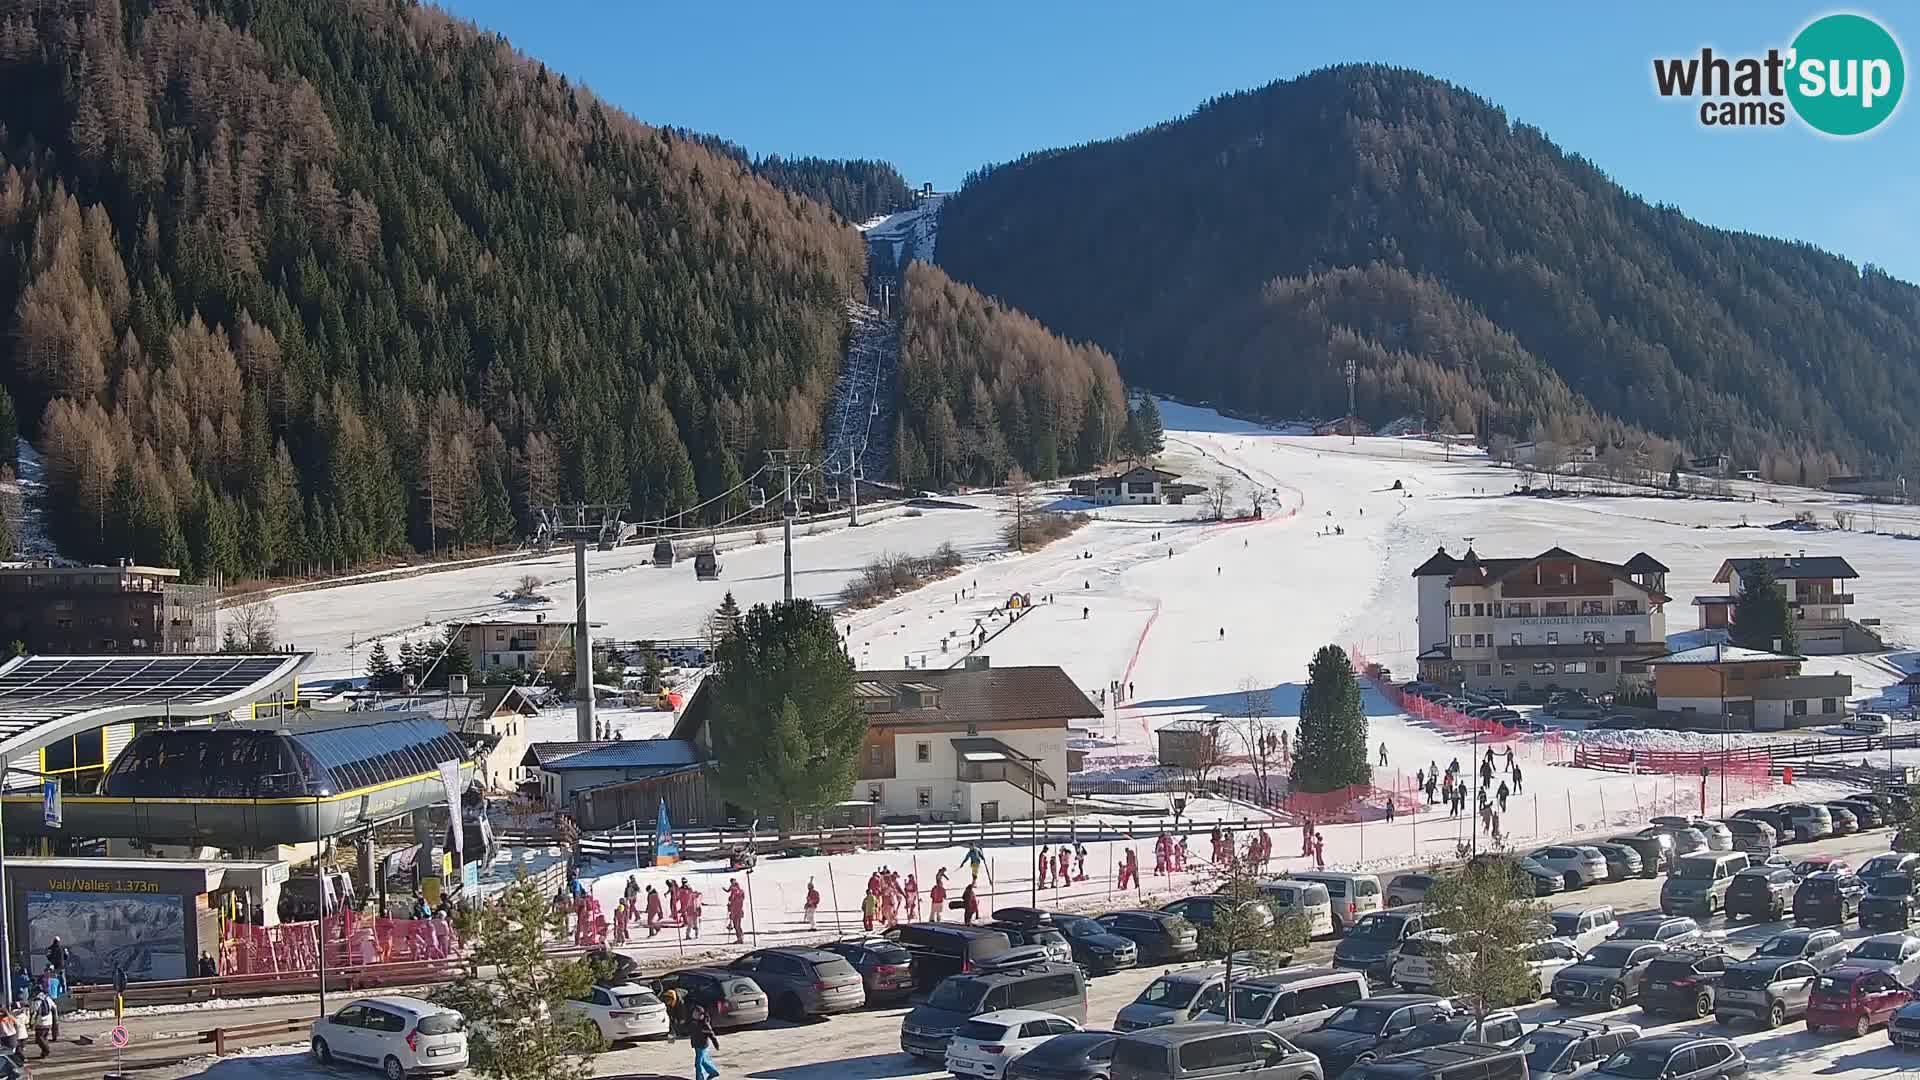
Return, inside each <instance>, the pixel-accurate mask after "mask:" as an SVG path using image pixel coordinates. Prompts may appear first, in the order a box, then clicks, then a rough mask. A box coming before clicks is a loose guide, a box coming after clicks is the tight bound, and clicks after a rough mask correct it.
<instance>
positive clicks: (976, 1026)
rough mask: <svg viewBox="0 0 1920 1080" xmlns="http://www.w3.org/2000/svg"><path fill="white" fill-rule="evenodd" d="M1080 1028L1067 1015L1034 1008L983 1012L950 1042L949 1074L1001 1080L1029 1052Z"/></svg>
mask: <svg viewBox="0 0 1920 1080" xmlns="http://www.w3.org/2000/svg"><path fill="white" fill-rule="evenodd" d="M1079 1030H1080V1025H1079V1024H1076V1023H1074V1022H1073V1021H1071V1020H1068V1019H1067V1018H1066V1017H1064V1016H1055V1015H1054V1014H1052V1013H1044V1012H1035V1011H1033V1010H1032V1009H1001V1010H1000V1011H999V1012H990V1013H981V1014H980V1015H979V1016H976V1017H974V1018H973V1019H971V1020H969V1021H967V1022H966V1023H964V1024H961V1025H960V1030H958V1031H956V1032H954V1033H953V1038H952V1039H951V1040H949V1041H948V1043H947V1071H948V1072H950V1073H952V1074H954V1075H955V1076H971V1077H976V1078H978V1080H1001V1078H1002V1077H1004V1076H1005V1075H1006V1074H1007V1066H1008V1065H1010V1064H1012V1063H1013V1062H1015V1061H1018V1060H1020V1057H1021V1056H1022V1055H1024V1054H1025V1053H1026V1052H1027V1051H1029V1050H1031V1049H1033V1048H1034V1047H1036V1046H1039V1045H1040V1044H1041V1043H1043V1042H1046V1041H1047V1040H1048V1039H1051V1038H1053V1037H1054V1036H1055V1035H1065V1034H1067V1033H1068V1032H1070V1031H1079Z"/></svg>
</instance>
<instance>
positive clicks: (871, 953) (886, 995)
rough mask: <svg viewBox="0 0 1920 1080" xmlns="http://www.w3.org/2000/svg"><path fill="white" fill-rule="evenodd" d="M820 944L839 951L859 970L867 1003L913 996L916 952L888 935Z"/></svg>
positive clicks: (839, 953)
mask: <svg viewBox="0 0 1920 1080" xmlns="http://www.w3.org/2000/svg"><path fill="white" fill-rule="evenodd" d="M820 947H821V948H822V949H825V950H826V951H828V952H830V953H835V954H837V955H839V956H840V957H841V958H842V959H844V960H846V962H847V963H849V964H852V965H853V970H855V971H857V972H859V973H860V979H861V981H862V982H864V983H865V984H866V988H867V1004H869V1005H881V1004H887V1003H891V1002H898V1001H905V1000H906V999H907V998H909V997H912V996H913V954H912V953H910V952H908V951H907V950H905V949H903V948H901V947H900V946H899V945H896V944H895V943H893V942H891V941H888V940H887V939H886V938H883V937H878V936H875V937H864V938H852V939H849V940H847V941H833V942H829V943H827V944H825V945H822V946H820Z"/></svg>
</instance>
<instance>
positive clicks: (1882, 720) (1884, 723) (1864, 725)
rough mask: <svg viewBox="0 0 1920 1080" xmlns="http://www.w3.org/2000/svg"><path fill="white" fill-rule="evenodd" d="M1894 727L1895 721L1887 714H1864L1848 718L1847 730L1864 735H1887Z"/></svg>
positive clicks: (1856, 714)
mask: <svg viewBox="0 0 1920 1080" xmlns="http://www.w3.org/2000/svg"><path fill="white" fill-rule="evenodd" d="M1892 727H1893V720H1892V718H1890V717H1888V716H1887V714H1886V713H1877V712H1863V713H1854V714H1853V715H1852V716H1849V717H1847V730H1848V731H1858V732H1860V733H1861V734H1863V735H1885V734H1886V733H1887V732H1888V731H1889V730H1891V729H1892Z"/></svg>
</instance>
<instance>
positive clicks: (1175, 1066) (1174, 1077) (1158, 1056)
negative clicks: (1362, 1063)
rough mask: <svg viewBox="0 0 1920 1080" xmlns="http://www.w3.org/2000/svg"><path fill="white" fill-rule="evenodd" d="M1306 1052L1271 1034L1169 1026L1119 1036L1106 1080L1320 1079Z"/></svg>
mask: <svg viewBox="0 0 1920 1080" xmlns="http://www.w3.org/2000/svg"><path fill="white" fill-rule="evenodd" d="M1330 1075H1331V1074H1330V1073H1329V1072H1327V1071H1324V1070H1322V1068H1321V1066H1320V1062H1319V1061H1318V1060H1317V1059H1315V1058H1314V1056H1313V1055H1312V1054H1309V1053H1305V1052H1303V1051H1301V1050H1299V1049H1297V1048H1295V1047H1294V1046H1293V1045H1291V1044H1290V1043H1288V1042H1287V1040H1286V1039H1284V1038H1282V1037H1280V1036H1279V1035H1276V1034H1274V1033H1273V1032H1271V1031H1260V1030H1257V1029H1247V1028H1242V1027H1239V1026H1236V1025H1229V1024H1209V1023H1193V1024H1175V1025H1173V1026H1172V1027H1160V1028H1149V1029H1147V1030H1146V1031H1135V1032H1130V1033H1129V1034H1126V1035H1122V1036H1121V1037H1120V1040H1119V1041H1118V1042H1116V1043H1114V1044H1113V1077H1112V1080H1217V1078H1226V1077H1231V1078H1232V1080H1325V1078H1327V1077H1329V1076H1330Z"/></svg>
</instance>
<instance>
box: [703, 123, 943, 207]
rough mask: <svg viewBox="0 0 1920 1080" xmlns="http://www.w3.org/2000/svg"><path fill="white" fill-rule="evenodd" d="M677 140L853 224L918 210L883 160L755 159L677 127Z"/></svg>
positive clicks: (710, 137)
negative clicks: (718, 155)
mask: <svg viewBox="0 0 1920 1080" xmlns="http://www.w3.org/2000/svg"><path fill="white" fill-rule="evenodd" d="M669 130H671V131H672V132H673V133H674V134H675V135H679V136H681V137H682V138H687V139H693V140H695V141H697V142H700V143H702V144H703V145H705V146H707V147H708V148H710V149H712V150H714V151H716V152H718V153H722V154H725V155H727V156H728V157H731V158H733V159H734V160H736V161H739V162H740V163H741V164H743V165H746V166H747V167H749V168H751V169H752V170H753V171H754V173H755V174H756V175H758V176H760V177H762V178H763V179H765V180H767V181H769V182H771V183H772V184H773V185H774V186H775V187H779V188H782V189H784V190H787V191H791V192H793V193H794V194H796V195H805V196H806V197H807V198H809V199H812V200H813V201H814V202H817V203H824V204H825V205H826V206H827V207H828V208H830V209H831V210H833V212H834V213H836V214H839V215H840V216H841V217H843V218H845V219H846V220H848V221H850V222H860V221H865V220H867V219H868V218H871V217H877V216H878V215H881V214H891V213H893V212H894V211H895V210H904V209H906V208H907V207H909V206H912V205H913V195H912V193H911V192H909V191H908V190H907V182H906V180H905V179H904V178H902V177H901V175H900V171H899V170H898V169H895V168H894V167H893V166H892V165H890V164H888V163H887V162H884V161H869V160H866V159H865V158H849V159H836V158H816V157H803V158H783V157H781V156H779V155H778V154H773V155H770V156H767V157H763V158H756V157H754V156H753V155H751V154H749V153H748V152H747V151H746V149H745V148H744V147H741V146H739V145H737V144H735V143H731V142H728V141H727V140H725V139H722V138H719V137H717V136H713V135H702V134H699V133H697V132H691V131H683V130H681V129H679V128H672V129H669Z"/></svg>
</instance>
